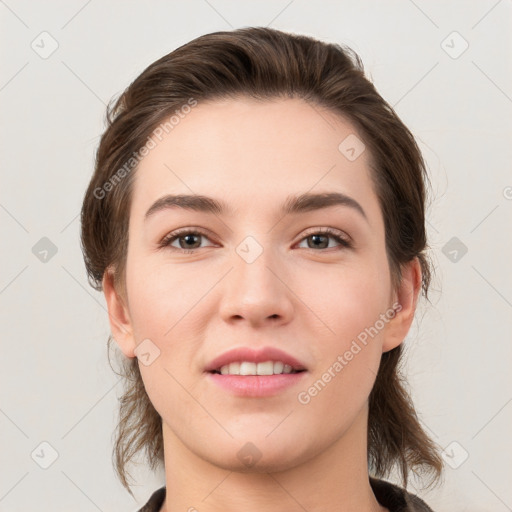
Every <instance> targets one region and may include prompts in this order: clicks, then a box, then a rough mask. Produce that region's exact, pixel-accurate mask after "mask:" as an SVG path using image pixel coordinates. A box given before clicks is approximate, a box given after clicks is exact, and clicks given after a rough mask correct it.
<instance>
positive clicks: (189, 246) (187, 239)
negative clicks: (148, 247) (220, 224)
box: [158, 228, 208, 254]
mask: <svg viewBox="0 0 512 512" xmlns="http://www.w3.org/2000/svg"><path fill="white" fill-rule="evenodd" d="M201 237H204V238H208V236H207V234H206V233H205V232H203V231H200V230H198V229H190V228H186V229H182V230H179V231H173V232H172V233H169V234H168V235H167V236H166V237H165V238H164V239H163V240H162V241H161V242H160V243H159V244H158V246H159V247H171V248H172V249H174V250H178V251H180V250H181V251H183V252H185V253H186V254H189V253H193V252H195V250H196V249H200V248H201V242H200V239H201ZM175 241H177V242H178V244H179V247H176V246H175V245H173V244H174V242H175Z"/></svg>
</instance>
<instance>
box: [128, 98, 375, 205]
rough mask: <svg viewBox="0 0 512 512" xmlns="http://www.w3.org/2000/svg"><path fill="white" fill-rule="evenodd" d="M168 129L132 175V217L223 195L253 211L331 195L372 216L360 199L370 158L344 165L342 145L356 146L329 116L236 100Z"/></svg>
mask: <svg viewBox="0 0 512 512" xmlns="http://www.w3.org/2000/svg"><path fill="white" fill-rule="evenodd" d="M187 110H188V109H187ZM173 121H174V122H173V124H172V128H169V126H170V125H169V126H168V127H167V130H166V131H164V130H162V129H160V131H158V132H155V133H154V134H153V137H152V139H153V141H154V142H155V147H154V148H153V149H151V151H150V152H149V154H147V155H146V156H145V157H144V158H143V159H142V161H141V162H140V164H139V167H138V169H137V171H136V179H135V183H134V190H133V203H132V209H133V210H136V211H137V213H138V215H140V213H141V210H142V209H143V208H145V207H147V206H148V204H149V203H150V202H153V201H154V200H155V199H157V198H158V197H160V196H161V195H163V194H165V193H175V194H176V193H182V194H202V195H208V196H214V197H215V196H217V197H220V196H223V197H225V196H226V195H229V196H230V197H231V198H232V199H233V201H235V200H236V201H237V202H238V203H239V204H237V207H238V206H244V207H247V208H249V207H252V208H254V210H255V211H257V210H258V208H260V209H261V206H262V203H261V200H262V199H266V200H269V201H270V200H271V199H272V198H273V197H275V199H276V200H279V202H280V203H281V202H282V198H283V197H285V196H288V195H290V194H301V193H305V192H308V191H311V192H324V191H328V190H336V191H339V192H343V193H346V194H349V195H351V196H356V197H359V199H357V200H358V201H359V202H365V203H366V204H367V208H368V209H370V210H371V209H372V208H371V205H369V204H368V202H369V201H371V198H370V199H369V198H368V197H366V199H365V198H364V196H365V195H366V196H368V194H372V192H373V187H372V184H371V180H370V175H369V160H370V155H369V151H367V150H364V151H362V153H361V154H360V155H359V156H358V157H357V158H355V159H353V158H347V154H346V153H344V150H345V149H346V148H345V146H344V145H346V144H345V142H344V141H349V142H351V143H352V145H353V142H354V141H355V142H356V144H357V143H358V142H357V141H359V144H360V145H359V146H357V147H355V149H356V150H357V151H358V152H359V151H361V148H362V147H364V146H363V145H362V142H361V141H360V136H359V135H358V134H357V132H356V131H355V129H354V127H353V126H352V125H351V124H350V123H349V122H348V121H347V120H345V119H344V118H342V117H341V116H339V115H337V114H335V113H334V112H332V111H329V110H327V109H325V108H322V107H320V106H318V105H312V104H309V103H307V102H305V101H304V100H301V99H275V100H265V101H259V100H255V99H252V98H245V97H242V98H238V99H223V100H216V101H208V102H204V103H198V104H197V105H196V106H195V107H193V108H191V109H190V110H189V111H188V113H187V114H182V115H181V116H180V117H179V118H178V117H175V118H174V119H173ZM164 122H165V120H164ZM156 134H158V136H157V135H156ZM340 144H341V150H340ZM349 156H351V155H350V154H349ZM373 199H375V198H373ZM365 209H366V208H365ZM133 210H132V211H133Z"/></svg>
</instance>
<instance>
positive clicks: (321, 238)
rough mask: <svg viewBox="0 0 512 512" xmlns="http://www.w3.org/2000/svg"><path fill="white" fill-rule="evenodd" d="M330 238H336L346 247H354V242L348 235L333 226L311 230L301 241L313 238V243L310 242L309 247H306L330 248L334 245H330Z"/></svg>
mask: <svg viewBox="0 0 512 512" xmlns="http://www.w3.org/2000/svg"><path fill="white" fill-rule="evenodd" d="M329 239H332V240H335V241H336V242H337V243H338V244H339V245H341V246H342V247H344V248H347V249H348V248H350V247H352V244H351V242H350V241H349V239H348V237H346V235H345V236H344V235H341V234H340V232H338V231H337V230H334V229H331V228H320V229H318V228H316V229H314V230H311V231H310V232H309V234H307V235H306V236H305V237H304V238H302V240H301V242H302V241H303V240H306V241H308V240H311V242H312V245H310V244H309V243H308V247H306V248H307V249H330V248H332V247H333V246H330V247H329Z"/></svg>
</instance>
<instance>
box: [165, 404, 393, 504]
mask: <svg viewBox="0 0 512 512" xmlns="http://www.w3.org/2000/svg"><path fill="white" fill-rule="evenodd" d="M367 417H368V409H367V407H365V408H363V409H362V410H361V412H360V414H359V415H358V416H357V418H356V419H355V421H354V423H353V424H352V425H351V427H350V428H349V430H348V431H347V432H345V433H344V435H343V436H342V437H341V438H339V439H338V440H336V441H335V442H334V443H333V444H331V445H330V446H328V447H327V449H325V450H324V451H322V452H321V453H317V454H316V455H315V456H313V457H312V458H306V459H305V460H304V461H303V462H302V463H300V464H298V465H296V466H294V467H290V468H287V469H286V470H281V471H272V470H271V468H270V469H269V470H268V471H264V472H255V469H253V470H252V471H253V472H247V471H248V470H245V472H242V471H241V470H240V468H235V467H233V469H224V468H221V467H219V466H217V465H215V464H212V463H211V462H209V461H206V460H204V458H201V457H199V456H198V455H196V454H195V453H194V452H192V451H191V450H189V449H188V448H187V447H186V446H185V445H184V444H183V443H182V442H181V441H180V440H179V439H178V438H177V437H176V435H175V434H174V433H173V432H172V431H171V430H170V429H169V428H168V427H167V425H166V424H165V423H164V424H163V439H164V454H165V474H166V488H167V492H166V499H165V502H164V504H163V506H162V508H161V510H160V512H174V511H176V510H188V511H190V512H194V511H196V512H216V511H223V512H231V511H239V510H244V511H245V512H259V511H261V510H265V511H266V512H281V511H282V510H287V511H289V512H304V511H305V510H307V511H308V512H320V511H323V512H325V511H327V512H334V511H336V512H337V511H343V512H356V511H357V512H361V511H365V512H374V511H379V512H383V511H386V510H387V509H386V508H384V507H382V506H381V505H379V503H378V502H377V500H376V498H375V495H374V494H373V491H372V489H371V486H370V482H369V475H368V466H367V440H366V435H367Z"/></svg>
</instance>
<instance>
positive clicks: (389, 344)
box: [382, 258, 421, 352]
mask: <svg viewBox="0 0 512 512" xmlns="http://www.w3.org/2000/svg"><path fill="white" fill-rule="evenodd" d="M420 291H421V265H420V262H419V260H418V258H414V259H413V260H411V261H410V262H408V263H406V264H405V265H404V266H403V267H402V279H401V283H400V286H399V287H398V289H397V290H396V291H395V293H394V303H393V306H395V305H396V308H395V316H394V317H393V318H392V319H391V320H390V321H389V322H388V324H387V325H386V329H385V330H384V341H383V343H382V352H388V351H389V350H392V349H394V348H395V347H397V346H398V345H400V343H402V341H403V340H404V338H405V337H406V336H407V333H408V332H409V329H410V327H411V324H412V321H413V319H414V313H415V311H416V304H417V302H418V297H419V293H420Z"/></svg>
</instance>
